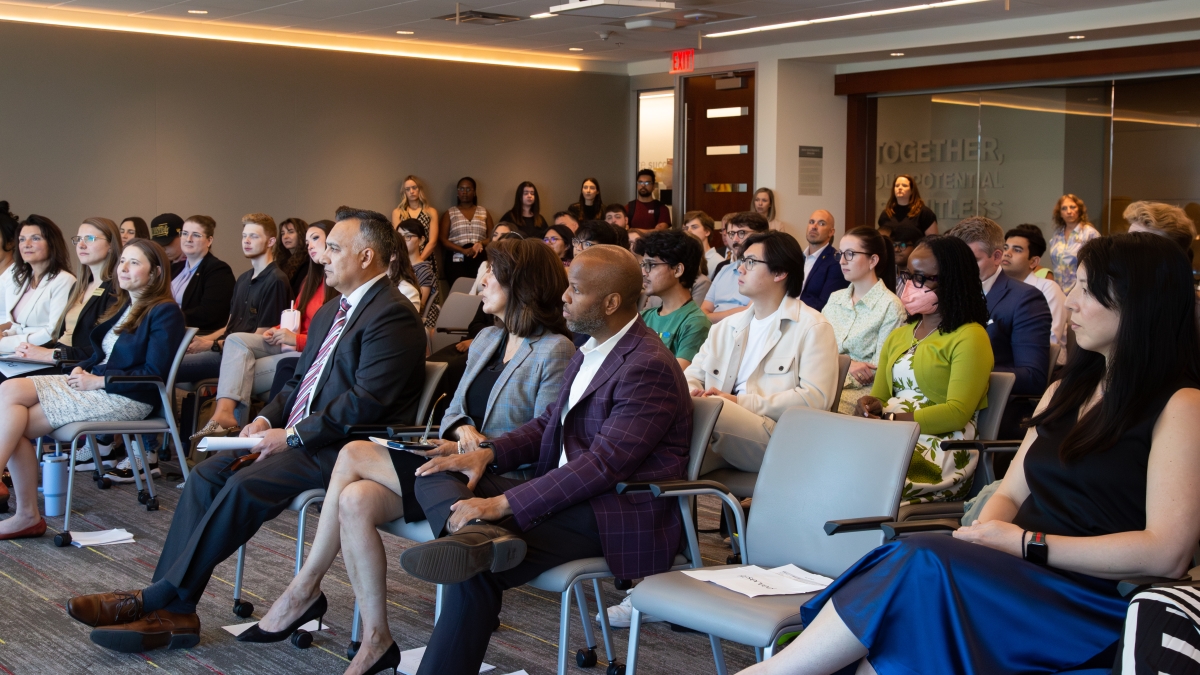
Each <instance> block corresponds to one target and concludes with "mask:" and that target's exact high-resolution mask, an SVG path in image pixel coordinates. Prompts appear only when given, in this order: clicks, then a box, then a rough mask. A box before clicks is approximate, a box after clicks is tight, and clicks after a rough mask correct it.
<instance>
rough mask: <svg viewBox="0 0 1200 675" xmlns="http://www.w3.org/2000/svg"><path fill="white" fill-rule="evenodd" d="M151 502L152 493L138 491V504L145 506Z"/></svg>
mask: <svg viewBox="0 0 1200 675" xmlns="http://www.w3.org/2000/svg"><path fill="white" fill-rule="evenodd" d="M148 501H150V493H149V492H146V491H145V490H138V503H139V504H145V503H146V502H148Z"/></svg>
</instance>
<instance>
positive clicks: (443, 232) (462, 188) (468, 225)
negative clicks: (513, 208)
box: [438, 176, 496, 286]
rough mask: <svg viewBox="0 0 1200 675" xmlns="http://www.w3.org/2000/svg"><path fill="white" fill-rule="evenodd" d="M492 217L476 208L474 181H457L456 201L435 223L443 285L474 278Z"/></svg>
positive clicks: (466, 178)
mask: <svg viewBox="0 0 1200 675" xmlns="http://www.w3.org/2000/svg"><path fill="white" fill-rule="evenodd" d="M495 226H496V225H495V223H493V222H492V214H490V213H488V210H487V209H485V208H483V207H482V206H480V205H479V202H478V195H477V194H476V190H475V179H474V178H471V177H470V176H467V177H465V178H463V179H462V180H460V181H458V201H457V203H455V205H454V206H451V207H450V208H448V209H446V212H445V213H443V214H442V220H441V222H440V223H439V224H438V237H439V238H440V242H441V245H442V250H443V255H444V256H445V259H444V260H445V266H444V267H443V268H442V269H443V270H444V271H445V274H446V283H448V284H450V285H451V286H453V285H454V281H455V280H456V279H458V278H459V277H473V276H475V274H476V272H478V271H479V265H480V263H482V262H483V258H482V257H481V256H480V254H481V253H483V247H484V245H485V244H486V243H487V241H488V240H489V239H491V238H492V229H493V228H494V227H495Z"/></svg>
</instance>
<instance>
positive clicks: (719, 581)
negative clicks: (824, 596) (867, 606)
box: [683, 564, 833, 598]
mask: <svg viewBox="0 0 1200 675" xmlns="http://www.w3.org/2000/svg"><path fill="white" fill-rule="evenodd" d="M683 573H684V574H686V575H688V576H689V577H691V578H693V579H697V580H699V581H707V582H709V583H714V584H716V585H718V586H721V587H723V588H728V589H729V590H731V591H733V592H735V593H741V594H742V595H745V596H748V597H751V598H754V597H758V596H760V595H798V594H800V593H815V592H817V591H821V590H824V589H825V587H827V586H829V584H831V583H833V579H830V578H828V577H823V576H821V575H819V574H813V573H812V572H808V571H806V570H802V569H800V568H799V567H796V566H795V565H790V564H789V565H784V566H782V567H776V568H774V569H769V570H768V569H763V568H761V567H759V566H758V565H746V566H744V567H730V568H726V569H719V570H705V569H698V570H684V571H683Z"/></svg>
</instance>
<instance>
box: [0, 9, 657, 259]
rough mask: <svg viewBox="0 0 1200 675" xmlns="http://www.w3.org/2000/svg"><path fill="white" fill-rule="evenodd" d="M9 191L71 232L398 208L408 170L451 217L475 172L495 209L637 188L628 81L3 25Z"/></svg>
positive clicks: (230, 244)
mask: <svg viewBox="0 0 1200 675" xmlns="http://www.w3.org/2000/svg"><path fill="white" fill-rule="evenodd" d="M0 101H2V103H0V199H7V200H9V201H10V202H11V204H12V210H13V211H14V212H15V213H17V214H18V215H20V216H25V215H28V214H29V213H31V212H33V213H41V214H43V215H46V216H49V217H50V218H52V219H54V220H55V221H56V222H57V223H59V225H60V226H62V227H63V229H64V230H66V231H67V234H68V236H70V235H72V234H74V231H75V228H76V227H77V225H78V223H79V222H80V221H81V220H82V219H83V218H85V217H88V216H94V215H99V216H105V217H109V218H113V219H114V220H117V219H119V218H123V217H126V216H130V215H139V216H142V217H143V218H146V220H147V221H148V220H150V218H151V217H153V216H154V215H155V214H157V213H160V212H164V211H172V212H175V213H177V214H179V215H181V216H183V217H187V216H188V215H191V214H193V213H204V214H208V215H212V216H213V217H214V218H216V220H217V244H216V246H215V251H216V253H217V255H218V256H219V257H221V258H223V259H225V260H226V261H228V262H229V263H230V264H231V265H233V266H234V269H235V270H238V271H240V270H243V269H246V268H247V267H248V265H246V263H245V261H244V260H242V258H241V251H240V248H239V246H238V242H237V237H236V234H237V232H238V231H240V217H241V215H242V214H245V213H249V212H252V211H264V212H267V213H270V214H272V215H273V216H275V217H276V219H277V220H282V219H283V218H287V217H291V216H295V217H299V218H303V219H305V220H318V219H321V218H330V217H332V215H333V211H334V209H335V207H337V206H339V205H341V204H349V205H352V206H359V207H365V208H371V209H375V210H379V211H386V212H389V213H390V211H391V209H392V208H393V207H394V206H395V205H396V203H397V202H398V201H399V199H400V183H401V181H402V179H403V178H404V176H405V175H406V174H409V173H413V174H417V175H418V176H420V177H421V178H423V179H424V180H425V181H426V183H427V184H428V185H429V186H430V188H431V190H430V191H431V194H430V195H429V196H430V197H431V198H432V200H433V203H434V205H435V206H436V207H437V208H438V210H439V212H440V211H443V210H444V209H445V208H446V207H447V206H449V205H451V204H453V201H452V199H453V195H454V183H455V181H457V180H458V178H460V177H461V176H464V175H470V176H472V177H474V178H475V179H476V180H477V181H478V183H479V191H480V200H481V203H482V204H483V205H484V206H486V207H487V208H488V209H489V210H491V211H494V218H495V219H497V220H498V219H499V217H500V215H501V214H502V213H503V212H504V211H506V210H508V208H509V207H511V205H512V199H513V192H514V190H515V189H516V186H517V183H519V182H520V181H522V180H532V181H533V182H534V183H536V184H537V186H538V188H539V191H540V194H541V197H542V210H543V212H544V213H546V214H547V215H551V214H553V213H554V211H557V210H560V209H562V208H564V207H566V205H567V204H569V203H571V202H573V201H575V199H576V198H577V196H578V193H579V183H580V181H581V180H582V179H583V177H584V176H588V175H594V176H596V177H597V178H598V179H599V180H600V181H601V182H602V184H603V185H604V195H605V199H606V201H618V200H620V201H624V200H627V199H629V198H630V193H631V192H632V190H631V185H632V182H633V178H632V171H631V167H632V165H633V161H632V158H631V155H630V149H631V146H632V139H631V137H632V129H631V128H630V121H631V119H630V118H631V115H630V110H631V106H630V87H629V78H627V77H623V76H616V75H604V74H593V73H564V72H555V71H543V70H532V69H525V68H508V67H501V66H485V65H473V64H455V63H445V62H438V61H428V60H421V59H404V58H395V57H381V56H371V55H359V54H345V53H332V52H321V51H315V50H305V49H294V48H282V47H267V46H259V45H248V44H237V43H222V42H212V41H205V40H192V39H183V38H167V37H158V36H149V35H135V34H125V33H108V32H103V31H93V30H85V29H71V28H57V27H45V26H33V25H22V24H12V23H0Z"/></svg>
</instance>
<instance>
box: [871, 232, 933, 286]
mask: <svg viewBox="0 0 1200 675" xmlns="http://www.w3.org/2000/svg"><path fill="white" fill-rule="evenodd" d="M879 233H880V234H882V235H884V236H886V237H889V238H890V239H891V240H892V250H894V251H895V252H896V276H897V277H899V276H900V273H901V272H903V271H905V270H907V269H908V256H909V254H911V253H912V252H913V249H914V248H916V247H917V244H918V243H920V241H921V239H923V238H924V237H925V233H923V232H921V231H920V230H918V229H917V226H916V225H909V224H907V223H904V224H901V225H897V226H895V227H893V228H891V234H887V233H886V232H884V230H883V228H879ZM903 291H904V286H903V284H901V283H899V282H897V283H896V295H900V293H902V292H903Z"/></svg>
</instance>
